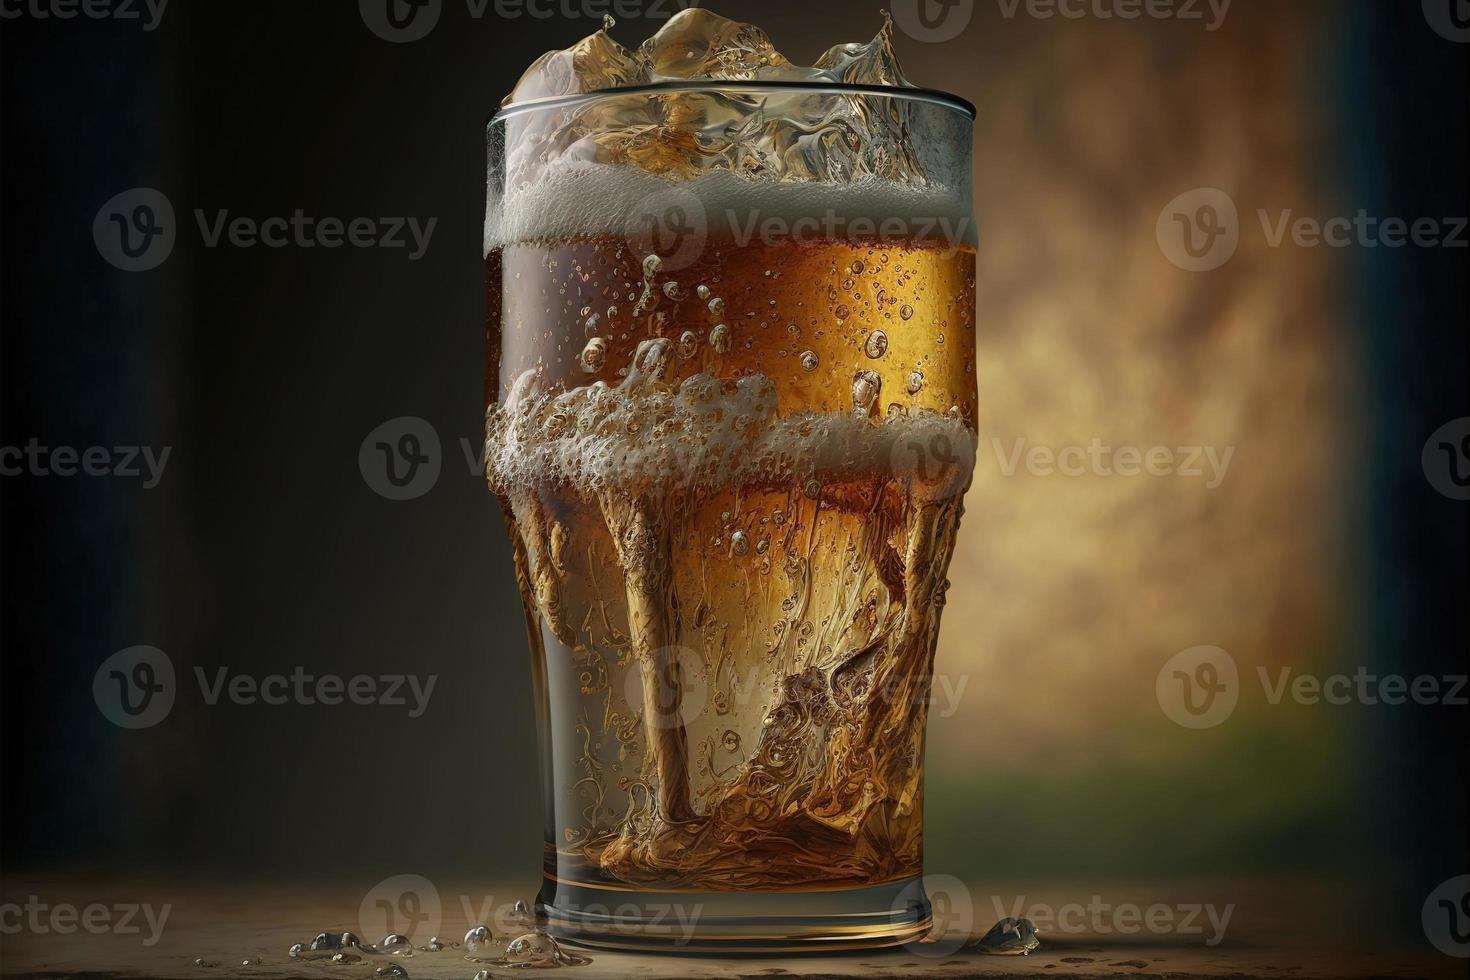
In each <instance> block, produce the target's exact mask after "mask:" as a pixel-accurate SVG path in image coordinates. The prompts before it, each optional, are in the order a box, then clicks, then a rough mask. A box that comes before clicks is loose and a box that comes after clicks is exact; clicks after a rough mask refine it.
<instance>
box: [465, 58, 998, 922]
mask: <svg viewBox="0 0 1470 980" xmlns="http://www.w3.org/2000/svg"><path fill="white" fill-rule="evenodd" d="M781 120H787V121H789V120H800V121H801V122H799V123H798V124H795V125H792V124H787V123H781V122H780V121H781ZM972 121H973V109H971V108H970V107H969V106H968V104H967V103H964V102H962V101H961V100H958V99H955V98H953V97H950V96H945V95H941V94H938V93H933V92H928V91H925V90H920V89H912V88H886V87H866V86H856V85H833V84H824V85H816V84H805V83H776V82H771V83H762V82H707V83H705V82H698V83H696V82H682V83H680V82H670V83H663V84H655V85H645V86H640V87H637V88H625V89H621V90H609V91H606V92H596V93H592V94H588V95H578V96H571V97H563V98H552V99H542V100H539V101H532V102H529V103H523V104H517V105H512V106H510V107H508V108H506V109H503V110H502V111H501V112H500V113H498V114H497V115H496V116H495V117H494V118H493V119H492V120H491V122H490V124H489V127H488V142H489V195H488V196H489V200H488V207H487V214H486V236H485V266H486V282H487V306H488V321H487V325H486V364H485V379H486V402H487V413H486V433H487V462H488V472H489V480H490V485H491V489H492V490H493V491H494V492H495V493H496V494H497V495H498V497H499V500H500V502H501V505H502V508H503V510H504V514H505V519H506V524H507V527H508V529H509V534H510V541H511V544H512V547H513V550H514V554H515V562H516V574H517V578H518V581H519V585H520V590H521V596H522V599H523V602H524V608H525V618H526V627H527V633H528V635H529V639H530V647H531V659H532V665H533V676H534V681H535V696H536V701H537V710H538V718H539V726H540V732H539V735H540V746H541V758H542V773H543V792H544V797H545V800H544V804H545V821H546V827H545V833H546V839H545V879H544V884H543V887H542V890H541V893H540V896H539V900H538V904H539V911H540V912H541V913H543V914H544V915H545V916H546V917H547V922H548V927H549V930H550V931H551V933H552V934H553V935H555V936H557V937H559V938H563V939H570V940H574V941H578V942H582V943H586V944H591V945H601V946H606V947H616V948H623V947H647V946H650V945H655V946H656V945H663V946H676V945H683V946H688V947H690V948H695V949H703V950H719V949H727V950H752V949H758V948H759V949H787V950H789V949H824V948H833V947H873V946H884V945H894V944H899V943H903V942H907V941H909V940H912V939H914V938H916V937H918V936H920V935H922V934H923V932H924V931H925V930H926V929H927V928H928V926H929V920H930V909H929V903H928V900H927V898H926V897H925V895H924V892H923V888H922V886H921V884H920V879H921V875H922V867H923V846H922V827H923V750H924V727H925V716H926V707H927V704H928V695H929V688H930V681H931V673H932V670H933V663H934V656H935V645H936V640H937V636H938V628H939V618H940V612H941V609H942V607H943V605H944V598H945V590H946V589H947V587H948V585H949V583H948V581H947V579H946V577H945V572H946V568H947V566H948V564H949V560H950V555H951V553H952V551H953V546H954V540H955V534H956V530H957V527H958V523H959V519H960V514H961V510H962V505H961V500H962V495H963V492H964V490H965V488H966V487H967V486H968V484H969V479H970V473H971V469H972V464H973V460H974V449H975V436H974V426H975V418H976V390H975V365H974V352H975V337H974V329H975V325H974V298H975V297H974V288H975V280H974V277H975V264H974V237H973V235H972V233H971V218H970V210H971V204H970V187H969V182H970V140H971V125H972ZM732 134H733V135H732ZM875 134H876V135H875ZM742 140H758V141H760V145H761V146H762V147H763V150H764V152H763V153H762V154H760V155H754V154H749V155H748V154H746V153H744V152H743V151H742V145H743V144H742ZM773 148H774V150H773Z"/></svg>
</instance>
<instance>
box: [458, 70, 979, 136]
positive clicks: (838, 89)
mask: <svg viewBox="0 0 1470 980" xmlns="http://www.w3.org/2000/svg"><path fill="white" fill-rule="evenodd" d="M720 91H734V92H808V93H811V94H813V95H821V94H822V93H824V92H826V93H832V94H834V95H875V96H886V97H887V98H893V99H907V100H909V101H912V102H927V103H930V104H932V105H937V106H940V107H942V108H945V109H949V110H950V111H952V112H958V113H961V114H963V115H965V116H966V117H968V118H969V119H970V120H972V121H973V120H974V119H975V105H974V103H972V102H971V101H970V100H968V99H965V98H961V97H960V96H958V95H954V94H952V93H949V92H942V91H940V90H939V89H932V88H915V87H910V86H898V85H857V84H853V83H851V82H815V81H813V82H807V81H778V80H774V79H773V80H770V81H762V80H760V79H728V80H726V79H713V78H702V79H680V80H675V81H664V82H649V83H646V84H643V85H626V86H623V87H620V88H600V89H594V90H593V91H591V92H579V93H577V94H575V95H549V96H544V97H542V98H539V99H527V100H526V101H525V102H512V103H511V104H510V105H507V106H501V107H500V108H499V109H498V110H496V111H495V112H494V113H492V114H491V116H490V119H489V122H487V123H486V125H494V124H495V123H496V122H499V121H500V120H502V119H507V118H509V117H510V116H514V115H519V114H520V113H523V112H530V111H533V110H541V109H560V108H564V107H566V106H571V105H579V104H581V103H584V102H587V103H590V102H596V101H599V100H601V99H606V98H610V97H613V96H618V95H657V94H659V93H661V92H720Z"/></svg>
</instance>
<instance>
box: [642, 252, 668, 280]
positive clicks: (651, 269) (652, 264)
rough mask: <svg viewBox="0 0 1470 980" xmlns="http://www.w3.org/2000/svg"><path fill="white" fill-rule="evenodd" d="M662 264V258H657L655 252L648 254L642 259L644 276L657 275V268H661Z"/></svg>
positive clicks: (649, 277) (648, 277)
mask: <svg viewBox="0 0 1470 980" xmlns="http://www.w3.org/2000/svg"><path fill="white" fill-rule="evenodd" d="M663 265H664V260H663V259H661V258H659V257H658V255H657V254H656V253H655V254H652V255H650V256H648V258H646V259H644V260H643V276H644V278H645V279H652V278H653V277H654V276H656V275H658V270H659V269H662V268H663Z"/></svg>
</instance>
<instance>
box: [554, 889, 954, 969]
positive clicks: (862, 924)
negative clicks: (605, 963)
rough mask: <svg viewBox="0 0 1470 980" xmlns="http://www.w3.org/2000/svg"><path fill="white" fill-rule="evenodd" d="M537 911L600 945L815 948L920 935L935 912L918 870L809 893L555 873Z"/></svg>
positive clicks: (558, 933)
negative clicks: (653, 884) (598, 880)
mask: <svg viewBox="0 0 1470 980" xmlns="http://www.w3.org/2000/svg"><path fill="white" fill-rule="evenodd" d="M536 911H537V915H538V918H540V917H544V921H545V923H546V931H547V932H549V933H550V934H551V935H552V936H554V937H556V939H558V940H564V941H566V942H569V943H575V944H577V945H581V946H590V947H593V948H595V949H614V950H636V951H640V952H691V953H807V952H835V951H839V950H853V949H881V948H884V947H888V946H902V945H904V944H905V943H910V942H917V941H918V940H919V939H921V938H922V937H923V936H924V935H925V934H927V933H928V932H929V929H930V927H931V925H932V922H933V918H932V915H931V911H930V907H929V898H928V896H927V895H925V894H924V886H923V882H922V880H921V879H920V878H918V877H914V878H906V879H902V880H899V881H892V882H887V883H885V884H882V885H871V886H868V887H866V888H849V889H834V890H831V891H807V892H795V891H793V892H693V891H691V892H656V891H647V890H641V889H633V888H624V887H618V888H613V887H609V886H606V885H581V884H577V883H574V882H568V881H561V880H557V879H554V878H552V877H550V876H547V877H545V878H544V879H543V881H542V885H541V894H540V895H538V896H537V898H536Z"/></svg>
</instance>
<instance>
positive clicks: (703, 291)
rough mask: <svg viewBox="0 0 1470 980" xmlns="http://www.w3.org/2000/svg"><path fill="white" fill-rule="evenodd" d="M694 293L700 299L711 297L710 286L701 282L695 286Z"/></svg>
mask: <svg viewBox="0 0 1470 980" xmlns="http://www.w3.org/2000/svg"><path fill="white" fill-rule="evenodd" d="M694 295H696V296H698V297H699V298H700V299H709V287H708V286H706V285H705V284H704V283H700V284H699V285H698V286H695V287H694Z"/></svg>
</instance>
